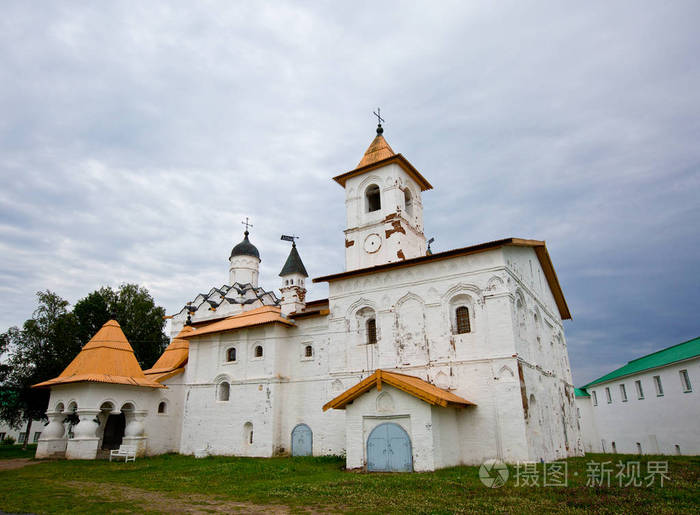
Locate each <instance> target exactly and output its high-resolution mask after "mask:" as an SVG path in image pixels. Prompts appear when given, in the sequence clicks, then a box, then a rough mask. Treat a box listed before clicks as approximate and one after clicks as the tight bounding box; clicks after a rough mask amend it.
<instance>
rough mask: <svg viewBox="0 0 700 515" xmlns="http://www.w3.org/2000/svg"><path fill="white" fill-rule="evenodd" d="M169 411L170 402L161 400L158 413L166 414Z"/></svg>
mask: <svg viewBox="0 0 700 515" xmlns="http://www.w3.org/2000/svg"><path fill="white" fill-rule="evenodd" d="M167 412H168V403H167V402H165V401H160V403H158V414H159V415H165V414H166V413H167Z"/></svg>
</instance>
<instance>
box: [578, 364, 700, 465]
mask: <svg viewBox="0 0 700 515" xmlns="http://www.w3.org/2000/svg"><path fill="white" fill-rule="evenodd" d="M681 370H687V372H688V375H689V377H690V382H691V386H692V390H691V391H688V392H685V391H684V388H683V385H682V383H681V376H680V371H681ZM654 376H659V378H660V380H661V385H662V388H663V395H658V393H657V390H656V388H655V384H654ZM635 381H641V384H642V391H643V393H644V398H643V399H639V395H638V392H637V388H636V385H635ZM621 384H623V385H625V390H626V393H627V401H623V400H622V392H621V389H620V385H621ZM606 388H609V390H610V396H611V402H608V401H607V395H606V392H605V389H606ZM698 388H700V358H693V359H690V360H686V361H682V362H678V363H674V364H672V365H668V366H664V367H660V368H655V369H650V370H645V371H643V372H639V373H637V374H633V375H629V376H625V377H621V378H617V379H613V380H611V381H608V382H605V383H598V384H595V385H592V386H591V387H590V388H588V389H587V391H588V393H590V394H591V412H592V415H593V416H592V419H593V420H594V421H595V425H596V427H597V429H598V436H599V438H600V440H599V441H597V442H596V441H586V443H585V445H586V448H591V449H593V450H594V452H618V453H623V454H638V453H639V452H640V451H639V449H640V448H641V453H642V454H679V453H680V454H700V432H699V431H698V427H697V421H698V420H700V402H698V393H697V391H698ZM594 393H595V397H596V398H597V405H595V402H594V401H593V396H594ZM613 442H615V450H613V445H612V444H613ZM637 444H639V445H637ZM676 446H678V447H676Z"/></svg>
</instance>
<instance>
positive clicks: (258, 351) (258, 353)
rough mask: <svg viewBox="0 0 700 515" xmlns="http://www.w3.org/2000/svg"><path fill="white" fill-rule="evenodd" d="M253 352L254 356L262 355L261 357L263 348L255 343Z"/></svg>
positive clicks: (259, 356)
mask: <svg viewBox="0 0 700 515" xmlns="http://www.w3.org/2000/svg"><path fill="white" fill-rule="evenodd" d="M254 354H255V357H256V358H262V357H263V348H262V345H256V346H255V351H254Z"/></svg>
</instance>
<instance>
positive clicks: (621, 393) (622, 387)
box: [620, 384, 627, 402]
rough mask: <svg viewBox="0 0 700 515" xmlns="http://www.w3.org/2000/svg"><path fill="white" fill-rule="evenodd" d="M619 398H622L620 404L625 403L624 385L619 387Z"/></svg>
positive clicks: (625, 391)
mask: <svg viewBox="0 0 700 515" xmlns="http://www.w3.org/2000/svg"><path fill="white" fill-rule="evenodd" d="M620 397H621V398H622V402H627V389H626V388H625V385H624V384H621V385H620Z"/></svg>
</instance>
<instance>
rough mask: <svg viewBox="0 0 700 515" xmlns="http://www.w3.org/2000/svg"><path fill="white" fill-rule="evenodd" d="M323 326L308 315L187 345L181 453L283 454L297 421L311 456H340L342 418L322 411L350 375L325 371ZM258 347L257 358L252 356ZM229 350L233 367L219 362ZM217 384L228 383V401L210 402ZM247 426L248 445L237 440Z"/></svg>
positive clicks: (327, 351) (350, 380) (348, 382)
mask: <svg viewBox="0 0 700 515" xmlns="http://www.w3.org/2000/svg"><path fill="white" fill-rule="evenodd" d="M326 323H327V322H326V317H311V318H306V319H300V320H299V321H298V322H297V327H293V328H288V327H283V326H279V325H265V326H261V327H256V328H249V329H244V330H240V331H236V332H232V333H224V334H220V335H213V336H211V337H207V338H200V339H195V340H192V341H191V342H190V358H189V365H188V367H187V376H186V382H187V386H186V391H187V393H186V402H185V413H184V419H183V438H182V444H181V452H183V453H185V454H191V453H194V452H195V451H197V450H200V449H208V452H210V453H212V454H239V455H248V456H272V455H275V454H284V453H288V452H290V441H291V432H292V429H293V428H294V427H295V426H296V425H297V424H300V423H304V424H307V425H308V426H309V427H310V428H311V430H312V432H313V452H314V454H316V455H320V454H342V453H343V452H344V451H345V438H344V428H343V420H344V414H343V413H342V412H337V411H329V412H325V413H324V412H323V409H322V407H323V405H324V404H325V403H326V402H328V401H329V400H330V399H331V398H333V397H334V396H335V395H337V394H338V393H340V392H341V391H342V390H344V389H346V388H348V387H349V386H352V384H354V383H355V382H356V378H355V377H352V378H348V377H347V375H346V374H337V375H336V376H331V375H330V374H329V367H328V364H329V361H330V359H329V354H330V352H331V349H330V347H329V335H328V334H327V326H326ZM258 345H260V346H262V347H263V357H262V358H257V357H255V355H254V351H255V347H256V346H258ZM307 345H310V346H311V347H312V348H313V355H312V356H311V357H310V358H308V357H306V356H305V355H304V349H305V347H306V346H307ZM231 347H235V348H236V351H237V352H236V354H237V359H236V361H235V362H233V363H229V362H227V361H226V351H227V350H228V349H229V348H231ZM223 381H226V382H228V383H229V384H230V385H231V386H230V397H229V401H218V400H216V385H217V384H219V383H221V382H223ZM338 382H340V384H341V386H338ZM334 383H335V386H334ZM247 423H249V424H251V425H252V426H253V431H254V439H253V444H252V445H251V444H249V443H247V442H245V441H244V440H245V436H246V432H245V431H244V429H243V428H244V426H245V424H247Z"/></svg>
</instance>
